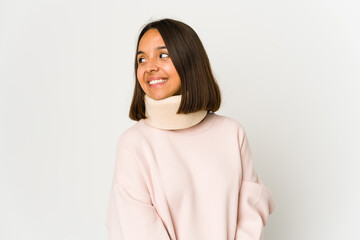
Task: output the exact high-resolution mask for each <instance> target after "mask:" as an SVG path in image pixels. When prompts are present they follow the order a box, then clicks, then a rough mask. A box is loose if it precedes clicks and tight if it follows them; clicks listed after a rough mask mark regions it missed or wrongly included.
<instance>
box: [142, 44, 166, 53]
mask: <svg viewBox="0 0 360 240" xmlns="http://www.w3.org/2000/svg"><path fill="white" fill-rule="evenodd" d="M155 49H156V50H160V49H167V47H166V46H159V47H157V48H155ZM143 53H144V52H143V51H138V52H137V55H139V54H143Z"/></svg>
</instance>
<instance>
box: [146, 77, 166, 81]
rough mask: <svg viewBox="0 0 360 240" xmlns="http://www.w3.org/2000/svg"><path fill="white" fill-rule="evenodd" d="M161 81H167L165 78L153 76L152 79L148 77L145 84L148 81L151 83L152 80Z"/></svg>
mask: <svg viewBox="0 0 360 240" xmlns="http://www.w3.org/2000/svg"><path fill="white" fill-rule="evenodd" d="M161 79H166V80H167V78H166V77H159V76H154V77H149V78H148V79H147V82H150V81H152V80H161Z"/></svg>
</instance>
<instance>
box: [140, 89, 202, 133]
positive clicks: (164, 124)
mask: <svg viewBox="0 0 360 240" xmlns="http://www.w3.org/2000/svg"><path fill="white" fill-rule="evenodd" d="M144 101H145V115H146V117H147V118H146V119H144V121H145V122H146V123H147V124H149V125H150V126H153V127H155V128H160V129H165V130H177V129H184V128H189V127H192V126H194V125H196V124H198V123H199V122H201V121H202V120H203V119H204V118H205V117H206V115H207V111H206V110H199V111H197V112H193V113H187V114H183V113H180V114H177V113H176V112H177V110H178V108H179V106H180V103H181V95H174V96H170V97H167V98H164V99H160V100H155V99H152V98H151V97H149V96H148V95H146V94H145V95H144Z"/></svg>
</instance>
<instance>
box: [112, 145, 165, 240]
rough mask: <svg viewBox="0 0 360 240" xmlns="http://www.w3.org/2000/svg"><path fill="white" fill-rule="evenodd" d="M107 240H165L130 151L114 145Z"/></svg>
mask: <svg viewBox="0 0 360 240" xmlns="http://www.w3.org/2000/svg"><path fill="white" fill-rule="evenodd" d="M106 225H107V228H108V232H109V240H138V239H148V240H155V239H156V240H169V239H170V238H169V235H168V233H167V231H166V228H165V227H164V224H163V223H162V221H161V219H160V217H159V215H158V214H157V211H156V209H155V208H154V206H153V205H152V201H151V198H150V194H149V192H148V190H147V187H146V182H145V180H144V177H143V174H142V173H141V170H140V168H139V164H138V163H137V159H136V158H135V157H134V155H133V154H132V152H131V151H130V150H129V149H128V148H126V147H123V146H122V144H119V143H118V147H117V153H116V164H115V173H114V178H113V182H112V187H111V192H110V200H109V205H108V209H107V219H106Z"/></svg>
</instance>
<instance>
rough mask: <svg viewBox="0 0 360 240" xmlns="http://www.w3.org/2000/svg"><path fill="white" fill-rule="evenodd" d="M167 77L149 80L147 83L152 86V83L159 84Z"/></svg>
mask: <svg viewBox="0 0 360 240" xmlns="http://www.w3.org/2000/svg"><path fill="white" fill-rule="evenodd" d="M167 80H168V79H166V78H164V79H156V80H151V81H149V85H150V86H154V85H157V84H161V83H164V82H166V81H167Z"/></svg>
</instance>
